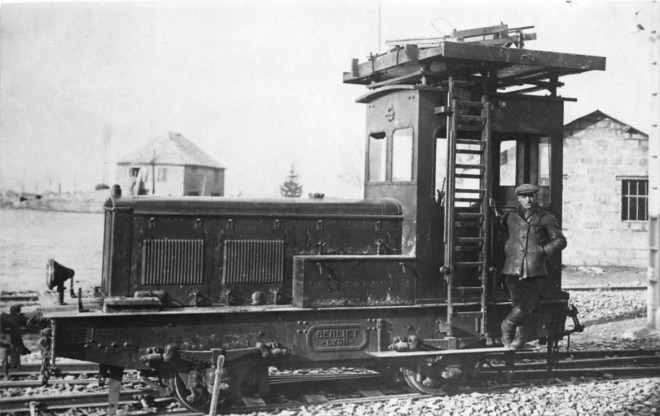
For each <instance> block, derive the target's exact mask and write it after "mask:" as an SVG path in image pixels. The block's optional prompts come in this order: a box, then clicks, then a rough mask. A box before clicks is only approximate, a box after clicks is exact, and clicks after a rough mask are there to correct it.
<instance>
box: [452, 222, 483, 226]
mask: <svg viewBox="0 0 660 416" xmlns="http://www.w3.org/2000/svg"><path fill="white" fill-rule="evenodd" d="M454 225H456V226H457V227H481V221H472V222H467V221H457V222H455V223H454Z"/></svg>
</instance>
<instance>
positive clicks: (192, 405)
mask: <svg viewBox="0 0 660 416" xmlns="http://www.w3.org/2000/svg"><path fill="white" fill-rule="evenodd" d="M182 375H183V376H185V373H183V374H180V373H179V374H175V375H174V377H173V380H171V383H172V384H173V386H172V387H173V388H172V389H173V390H174V397H176V399H177V401H178V402H179V404H181V405H182V406H183V407H185V408H186V409H188V410H192V411H193V412H199V413H204V414H208V413H209V410H210V408H211V395H210V394H208V393H205V394H203V395H202V397H200V399H199V400H198V401H195V402H190V401H189V399H188V398H189V397H190V395H191V391H190V390H189V389H188V386H186V383H185V382H184V381H183V378H182ZM227 402H228V400H227V398H226V397H223V396H222V394H221V395H220V398H219V400H218V408H217V410H218V411H221V410H222V408H223V406H225V405H226V404H227Z"/></svg>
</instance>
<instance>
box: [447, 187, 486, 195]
mask: <svg viewBox="0 0 660 416" xmlns="http://www.w3.org/2000/svg"><path fill="white" fill-rule="evenodd" d="M454 192H455V193H474V194H483V193H484V192H486V190H485V189H481V188H479V189H474V188H455V189H454Z"/></svg>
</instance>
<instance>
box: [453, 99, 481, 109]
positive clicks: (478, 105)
mask: <svg viewBox="0 0 660 416" xmlns="http://www.w3.org/2000/svg"><path fill="white" fill-rule="evenodd" d="M456 104H457V105H458V106H462V107H473V108H481V107H483V106H484V105H483V103H482V102H481V101H465V100H456Z"/></svg>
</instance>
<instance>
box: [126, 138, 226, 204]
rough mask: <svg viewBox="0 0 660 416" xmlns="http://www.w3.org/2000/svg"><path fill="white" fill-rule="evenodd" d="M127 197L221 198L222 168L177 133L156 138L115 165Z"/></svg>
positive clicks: (223, 188)
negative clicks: (188, 196) (183, 196)
mask: <svg viewBox="0 0 660 416" xmlns="http://www.w3.org/2000/svg"><path fill="white" fill-rule="evenodd" d="M117 166H118V169H117V183H119V184H120V185H121V187H122V189H123V190H124V194H128V195H162V196H168V195H169V196H182V195H192V196H223V195H224V192H225V168H224V167H223V166H222V165H220V164H219V163H218V162H216V161H215V160H214V159H213V158H212V157H211V156H209V155H208V154H207V153H206V152H204V151H203V150H202V149H200V148H199V147H197V145H195V144H194V143H193V142H191V141H190V140H188V139H186V138H185V137H183V136H182V135H181V134H179V133H173V132H169V133H166V134H163V135H161V136H158V137H156V138H155V139H153V140H152V141H151V142H149V143H147V144H146V145H144V146H142V147H141V148H140V149H138V150H137V151H136V152H134V153H132V154H131V155H129V156H126V157H124V158H122V159H120V160H119V162H117Z"/></svg>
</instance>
